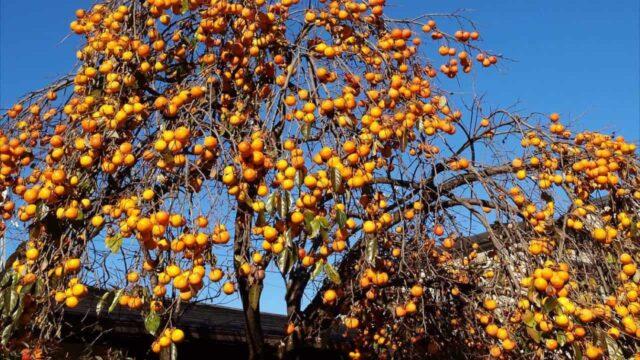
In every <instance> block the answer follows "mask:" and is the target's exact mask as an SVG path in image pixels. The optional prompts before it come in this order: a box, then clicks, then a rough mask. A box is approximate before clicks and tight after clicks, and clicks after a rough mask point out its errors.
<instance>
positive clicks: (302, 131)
mask: <svg viewBox="0 0 640 360" xmlns="http://www.w3.org/2000/svg"><path fill="white" fill-rule="evenodd" d="M386 5H388V4H387V3H386V1H385V0H364V1H360V0H311V1H304V2H299V1H298V0H280V1H266V0H238V1H231V0H229V1H227V0H145V1H139V0H103V1H101V2H99V3H97V4H96V5H94V6H92V7H91V8H90V9H88V10H78V11H77V12H76V16H77V20H75V21H73V22H72V23H71V30H72V31H73V32H74V33H75V34H77V36H80V37H82V38H83V44H82V46H81V48H80V49H79V50H78V52H77V58H78V61H79V65H78V66H77V68H76V69H75V70H74V71H73V72H72V73H71V74H70V75H69V76H66V77H63V78H61V79H60V80H59V81H56V82H54V83H52V84H50V85H48V86H46V87H44V88H43V89H40V90H37V91H34V92H32V93H30V94H27V95H26V96H25V97H24V98H22V99H21V100H19V101H18V102H16V104H15V105H14V106H13V107H12V108H11V109H9V110H8V111H6V113H5V114H3V115H2V120H1V122H0V190H2V197H1V199H0V201H1V206H0V211H1V213H2V218H3V220H2V223H1V224H0V225H1V229H2V232H3V236H6V237H9V238H11V239H14V240H15V242H16V244H18V246H17V248H16V249H15V251H14V252H13V254H12V255H11V256H10V257H9V262H8V263H7V266H6V267H5V268H4V269H3V271H2V276H1V278H0V281H1V284H0V285H1V287H0V291H1V292H2V298H3V299H4V300H3V301H1V302H0V309H1V324H2V328H3V329H4V330H3V332H2V345H3V346H4V347H3V351H4V352H5V353H6V354H11V353H14V352H19V351H20V350H22V349H23V348H24V343H25V342H26V343H27V344H30V348H32V349H37V350H38V351H39V352H44V353H45V354H46V353H47V351H48V349H51V348H52V347H54V346H55V343H56V341H57V337H56V333H57V329H59V327H60V317H59V316H58V314H60V313H63V312H64V311H65V309H66V308H74V307H76V306H77V305H78V303H79V302H81V301H83V297H85V296H86V294H87V293H88V292H89V291H92V290H91V289H100V290H106V291H107V292H106V293H105V294H104V295H103V296H102V298H101V301H100V303H99V305H98V306H99V309H98V311H102V312H107V311H111V310H112V309H113V308H114V307H116V306H122V307H128V308H131V309H136V310H139V312H140V315H141V316H142V317H144V318H145V319H146V321H145V324H147V325H148V326H147V329H148V330H149V332H150V333H151V335H150V338H153V339H154V341H153V343H152V345H151V347H150V352H155V353H162V352H166V351H169V350H168V349H170V348H173V349H174V351H175V350H176V349H177V353H178V354H179V349H180V345H176V344H179V343H180V342H182V341H183V338H187V339H188V336H189V334H188V333H185V332H184V331H183V330H182V329H180V328H179V327H178V326H177V325H176V323H177V322H178V321H179V318H180V315H181V312H182V311H183V310H184V309H185V307H187V306H189V304H190V303H194V302H199V301H207V302H213V303H215V302H217V301H221V300H222V299H224V298H225V297H227V296H230V295H232V294H234V293H236V292H237V293H238V294H239V296H240V298H241V302H242V308H243V312H244V316H245V322H246V336H247V344H248V348H249V354H250V357H251V358H254V359H258V358H263V357H265V356H267V355H268V354H267V353H266V352H267V350H266V345H265V342H264V338H263V334H262V330H261V326H260V300H261V297H263V296H269V294H268V292H266V291H263V290H264V279H265V278H266V277H270V278H275V279H282V284H283V286H285V287H286V294H285V297H284V299H281V301H282V304H283V311H286V314H287V317H288V321H289V324H288V326H287V328H286V329H285V337H284V338H283V339H282V344H281V346H280V349H278V354H279V356H281V357H286V358H296V357H297V356H299V351H300V349H302V348H304V347H309V346H317V347H335V348H338V349H341V350H344V351H345V355H346V356H349V357H351V358H353V359H359V358H389V359H391V358H426V357H430V356H441V357H454V356H460V357H470V358H482V357H486V356H487V355H490V356H492V357H495V358H532V357H535V358H544V357H550V358H576V359H579V358H581V357H583V356H585V357H587V358H589V359H596V358H600V357H603V356H606V357H608V358H612V359H623V358H625V359H626V358H628V357H630V356H633V355H634V354H635V356H638V351H639V350H640V349H639V348H638V337H640V329H639V328H638V326H640V302H639V300H638V291H639V289H638V286H639V283H640V272H638V270H637V265H636V264H637V262H638V261H640V252H639V233H638V232H639V227H640V218H639V217H640V206H639V205H640V179H639V177H638V171H639V169H640V164H639V162H638V157H637V151H636V145H635V144H633V143H629V142H627V141H626V140H625V139H624V138H622V137H620V136H618V137H614V136H612V135H608V134H603V133H598V132H592V131H580V132H576V131H572V130H571V129H569V128H568V127H566V126H565V125H563V124H562V123H561V121H560V116H559V115H558V114H557V113H551V114H542V113H534V114H529V115H523V114H514V113H511V112H509V111H507V110H504V109H501V108H497V109H491V110H490V109H489V107H488V106H486V105H485V104H483V103H482V101H481V99H471V100H470V101H469V99H464V98H463V97H462V96H454V95H452V94H450V93H449V92H447V91H446V89H445V88H446V85H447V83H448V82H449V81H451V80H449V79H453V78H457V77H460V76H464V75H465V74H466V73H469V72H471V71H487V70H488V71H490V70H491V68H493V67H495V66H496V64H497V63H498V61H500V59H501V56H500V55H499V54H497V53H492V52H490V51H487V50H484V49H482V48H481V45H480V44H481V41H480V40H481V38H480V35H479V32H478V30H476V29H475V26H474V24H473V23H472V22H471V21H470V20H469V19H467V18H465V17H464V16H462V15H461V14H457V13H453V14H447V15H444V14H425V15H422V16H416V17H414V18H410V19H395V18H391V17H389V16H386V15H385V6H386ZM476 68H477V69H476ZM480 233H483V235H481V236H473V235H474V234H480ZM480 240H481V241H480ZM480 242H481V244H480ZM32 354H35V351H34V352H32ZM39 354H40V353H39ZM34 356H35V355H34Z"/></svg>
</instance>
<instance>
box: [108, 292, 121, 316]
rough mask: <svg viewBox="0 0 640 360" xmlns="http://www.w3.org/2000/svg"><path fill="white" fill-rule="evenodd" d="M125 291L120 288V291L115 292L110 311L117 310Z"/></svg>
mask: <svg viewBox="0 0 640 360" xmlns="http://www.w3.org/2000/svg"><path fill="white" fill-rule="evenodd" d="M123 292H124V289H118V291H116V292H115V294H114V295H113V300H112V301H111V305H109V313H111V312H112V311H113V310H115V308H116V306H118V302H119V301H120V297H121V296H122V293H123Z"/></svg>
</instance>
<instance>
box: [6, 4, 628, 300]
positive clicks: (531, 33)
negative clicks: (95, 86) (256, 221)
mask: <svg viewBox="0 0 640 360" xmlns="http://www.w3.org/2000/svg"><path fill="white" fill-rule="evenodd" d="M91 3H92V2H90V1H81V0H64V1H55V2H51V1H44V0H30V1H16V0H2V1H0V108H2V109H6V108H7V107H9V106H11V105H12V104H13V103H14V102H15V101H16V100H17V99H18V98H19V97H20V96H21V95H22V94H24V93H26V92H28V91H29V90H33V89H37V88H39V87H41V86H44V85H45V84H47V83H48V82H50V81H52V80H54V79H56V78H58V77H59V76H61V75H64V74H65V73H67V72H68V71H69V70H70V69H72V67H73V66H74V64H75V50H76V49H77V47H78V45H79V41H80V40H81V38H80V37H77V36H75V35H72V36H69V37H68V38H67V36H68V35H69V33H70V31H69V23H70V21H71V20H73V18H74V14H73V12H74V10H75V9H77V8H82V7H88V6H90V4H91ZM387 3H388V7H387V8H388V10H387V14H388V15H390V16H392V17H395V18H400V17H413V16H417V15H418V14H422V13H451V12H453V11H456V10H459V9H467V11H466V12H465V13H464V14H465V15H466V16H467V17H469V18H471V19H472V20H473V21H474V22H475V24H476V25H477V27H478V29H479V30H480V34H481V37H482V39H483V42H482V43H481V46H482V47H483V48H485V49H489V50H493V51H495V52H498V53H501V54H503V55H504V56H506V57H508V58H509V59H512V60H513V61H503V62H501V63H500V64H499V66H498V67H497V68H491V69H479V70H480V71H474V72H473V74H472V75H471V76H470V77H467V78H466V79H465V80H462V81H461V82H458V81H457V80H442V82H441V83H440V84H439V86H441V87H444V88H446V89H448V90H451V91H453V92H456V93H459V94H462V95H463V96H465V97H470V96H472V95H474V94H478V95H484V96H485V103H486V105H487V106H488V107H491V108H497V107H510V106H514V109H516V110H518V111H520V112H522V113H529V112H542V113H550V112H559V113H560V114H561V115H562V119H563V121H564V122H571V123H572V124H573V126H574V127H575V128H577V129H593V130H601V131H605V132H614V131H615V132H616V133H617V134H622V135H624V136H625V137H626V138H628V139H631V140H635V141H638V139H640V60H639V59H640V56H639V50H640V38H639V34H640V25H639V18H640V2H639V1H637V0H619V1H616V2H615V4H614V3H613V2H611V1H610V0H609V1H604V0H589V1H584V0H580V1H579V0H563V1H555V0H544V1H543V0H539V1H536V0H492V1H471V0H464V1H463V0H451V1H446V2H432V1H424V0H414V1H409V0H388V1H387ZM440 23H442V24H446V25H443V28H444V29H445V30H450V31H451V32H453V30H456V29H457V28H456V26H455V25H454V24H453V23H451V22H448V21H444V20H441V21H440ZM426 43H427V44H428V43H429V42H428V41H426ZM430 50H432V51H433V52H435V50H436V49H435V47H434V48H433V49H430ZM476 70H478V69H476ZM282 290H283V288H282V282H281V280H280V279H279V276H278V275H275V276H274V277H272V278H271V279H270V281H268V283H267V288H266V290H265V295H266V296H265V297H264V298H265V300H264V302H263V308H264V310H265V311H268V312H283V311H284V306H283V304H282V300H281V299H282V298H281V293H282ZM278 298H279V299H278Z"/></svg>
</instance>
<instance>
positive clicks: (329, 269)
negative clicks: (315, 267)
mask: <svg viewBox="0 0 640 360" xmlns="http://www.w3.org/2000/svg"><path fill="white" fill-rule="evenodd" d="M324 272H325V273H326V274H327V278H329V280H331V281H332V282H333V283H335V284H337V285H340V284H342V280H340V274H338V272H337V271H336V269H335V268H334V267H333V265H331V264H329V263H326V264H324Z"/></svg>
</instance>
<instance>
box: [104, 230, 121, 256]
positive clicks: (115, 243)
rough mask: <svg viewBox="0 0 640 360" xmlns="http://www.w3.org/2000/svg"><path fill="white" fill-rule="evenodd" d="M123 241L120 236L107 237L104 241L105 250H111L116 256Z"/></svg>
mask: <svg viewBox="0 0 640 360" xmlns="http://www.w3.org/2000/svg"><path fill="white" fill-rule="evenodd" d="M123 241H124V238H123V237H122V234H120V233H117V234H116V235H114V236H107V237H106V238H105V239H104V242H105V245H107V248H109V250H111V252H112V253H114V254H116V253H118V251H120V248H121V247H122V242H123Z"/></svg>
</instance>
